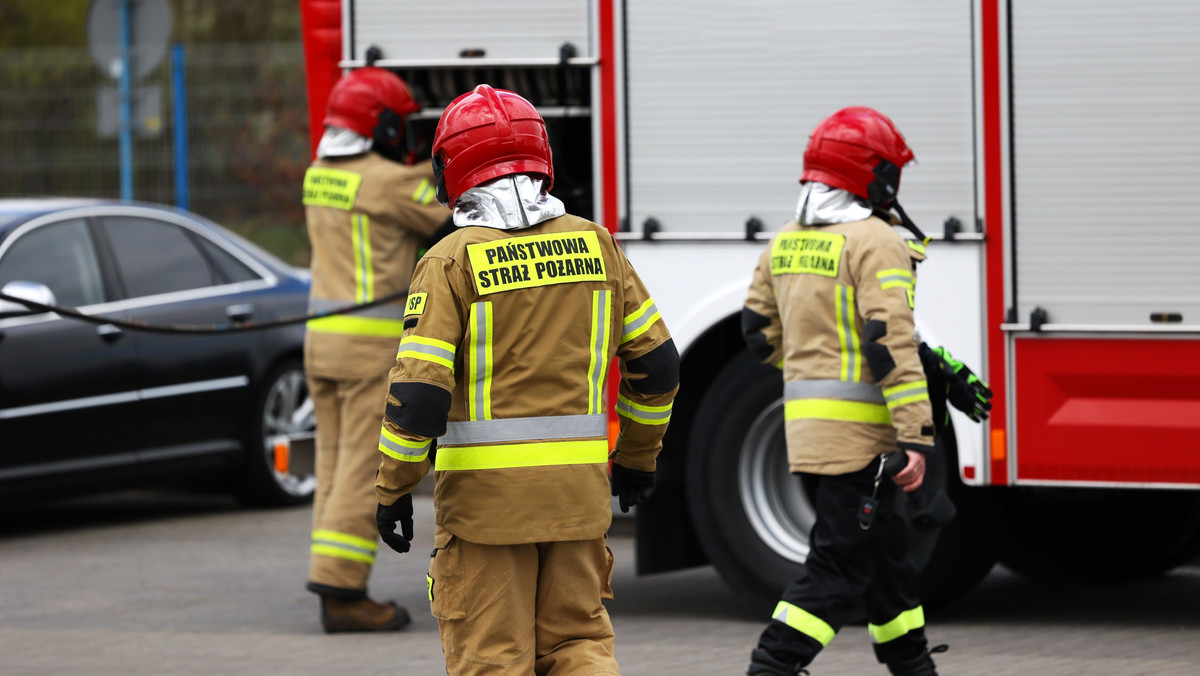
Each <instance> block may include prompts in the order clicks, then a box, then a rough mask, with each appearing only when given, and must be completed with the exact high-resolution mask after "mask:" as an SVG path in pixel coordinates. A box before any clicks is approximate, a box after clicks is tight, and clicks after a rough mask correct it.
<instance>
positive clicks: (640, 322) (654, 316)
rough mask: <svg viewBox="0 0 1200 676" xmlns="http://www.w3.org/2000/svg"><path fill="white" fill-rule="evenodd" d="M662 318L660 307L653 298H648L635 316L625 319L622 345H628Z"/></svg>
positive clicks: (634, 313) (635, 311)
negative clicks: (659, 311)
mask: <svg viewBox="0 0 1200 676" xmlns="http://www.w3.org/2000/svg"><path fill="white" fill-rule="evenodd" d="M661 318H662V316H661V315H659V313H658V307H657V306H655V305H654V299H653V298H647V299H646V302H644V303H642V305H641V307H639V308H638V309H637V310H634V312H633V314H631V315H629V316H627V317H625V320H624V324H623V330H622V332H621V343H628V342H629V341H631V340H633V339H634V338H637V337H638V336H640V335H642V334H643V333H645V332H646V331H648V330H649V329H650V327H651V326H654V322H657V321H658V320H659V319H661Z"/></svg>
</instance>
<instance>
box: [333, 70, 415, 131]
mask: <svg viewBox="0 0 1200 676" xmlns="http://www.w3.org/2000/svg"><path fill="white" fill-rule="evenodd" d="M420 109H421V107H420V106H418V105H417V103H416V102H415V101H413V97H412V92H410V91H409V90H408V84H407V83H405V82H404V80H402V79H401V78H400V76H398V75H396V74H395V73H392V72H391V71H388V70H384V69H383V68H376V67H375V66H367V67H365V68H359V69H357V70H352V71H350V72H349V73H346V74H345V75H343V76H342V78H341V79H340V80H338V81H337V84H335V85H334V86H333V89H332V90H331V91H330V92H329V103H328V105H327V106H326V107H325V121H324V124H325V126H327V127H329V126H333V127H341V128H342V129H349V130H350V131H353V132H355V133H357V134H360V135H362V136H365V137H367V138H370V139H374V140H375V141H376V142H379V143H383V144H388V143H391V142H395V141H397V140H403V136H402V135H403V132H404V118H405V116H407V115H409V114H411V113H415V112H417V111H418V110H420ZM388 111H391V112H390V113H389V112H388Z"/></svg>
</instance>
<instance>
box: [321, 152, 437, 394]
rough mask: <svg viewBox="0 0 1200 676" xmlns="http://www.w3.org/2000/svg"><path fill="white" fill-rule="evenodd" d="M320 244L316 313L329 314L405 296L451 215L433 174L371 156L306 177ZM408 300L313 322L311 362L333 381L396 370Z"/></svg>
mask: <svg viewBox="0 0 1200 676" xmlns="http://www.w3.org/2000/svg"><path fill="white" fill-rule="evenodd" d="M304 206H305V216H306V220H307V222H308V238H309V241H310V242H311V244H312V289H311V291H310V294H309V296H310V297H309V311H310V312H325V311H328V310H332V309H335V308H340V307H345V306H347V305H353V304H357V303H366V302H370V301H373V300H376V299H378V298H382V297H384V296H386V295H388V294H390V293H395V292H397V291H403V290H404V288H405V287H407V286H408V283H409V280H410V279H411V277H412V272H413V266H414V265H415V264H416V261H417V250H418V247H420V246H421V244H422V243H424V241H425V240H426V239H428V238H429V236H430V235H432V234H433V233H434V232H436V231H437V229H438V226H440V225H441V224H442V223H443V222H444V221H445V220H446V219H447V218H449V217H450V211H449V210H448V209H447V208H446V207H444V206H442V205H441V204H438V203H437V200H436V199H435V196H434V187H433V165H432V163H430V162H425V163H423V164H419V165H416V166H411V167H409V166H405V165H403V164H399V163H397V162H392V161H390V160H387V159H384V158H383V157H382V156H381V155H379V154H377V153H374V152H368V153H365V154H362V155H355V156H353V157H348V158H324V159H318V160H317V161H316V162H314V163H313V165H312V166H311V167H309V169H308V171H307V173H306V174H305V176H304ZM403 308H404V298H403V297H401V298H399V299H398V300H396V301H394V302H393V303H391V304H387V305H380V306H376V307H374V308H369V309H367V310H364V311H360V312H355V313H350V314H342V315H334V316H331V317H325V318H322V319H316V320H311V321H309V322H308V327H307V328H308V331H307V333H306V335H305V341H304V359H305V366H306V368H307V369H308V372H309V373H310V374H312V375H314V376H318V377H324V378H367V377H373V376H377V375H380V374H382V373H384V372H386V371H387V369H388V368H389V366H390V364H391V363H392V357H393V355H395V353H396V352H395V350H396V344H397V343H398V342H399V341H400V334H401V333H402V332H403V330H404V327H403V319H402V314H403Z"/></svg>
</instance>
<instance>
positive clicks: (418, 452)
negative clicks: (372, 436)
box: [379, 427, 429, 462]
mask: <svg viewBox="0 0 1200 676" xmlns="http://www.w3.org/2000/svg"><path fill="white" fill-rule="evenodd" d="M379 451H380V452H381V453H383V454H384V455H386V456H388V457H392V458H395V459H397V460H403V461H404V462H421V461H422V460H424V459H425V458H426V456H428V455H429V440H428V439H426V440H425V441H409V440H408V439H405V438H404V437H401V436H397V435H395V434H392V433H391V432H389V431H388V429H387V428H386V427H384V428H383V429H382V430H380V431H379Z"/></svg>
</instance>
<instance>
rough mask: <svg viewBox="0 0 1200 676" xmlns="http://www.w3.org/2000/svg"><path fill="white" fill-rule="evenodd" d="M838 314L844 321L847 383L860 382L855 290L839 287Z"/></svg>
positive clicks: (844, 357) (844, 358) (843, 333)
mask: <svg viewBox="0 0 1200 676" xmlns="http://www.w3.org/2000/svg"><path fill="white" fill-rule="evenodd" d="M837 294H838V296H837V302H838V306H839V307H838V314H839V315H840V316H841V320H842V326H841V330H842V340H843V341H845V343H844V345H843V346H842V347H843V350H844V352H842V359H843V360H844V362H843V366H844V367H845V370H846V373H845V374H844V376H843V379H844V380H847V381H854V382H858V381H859V375H858V368H859V367H858V331H856V330H855V322H854V313H855V311H854V290H853V289H851V288H850V287H848V286H842V285H838V288H837Z"/></svg>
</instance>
